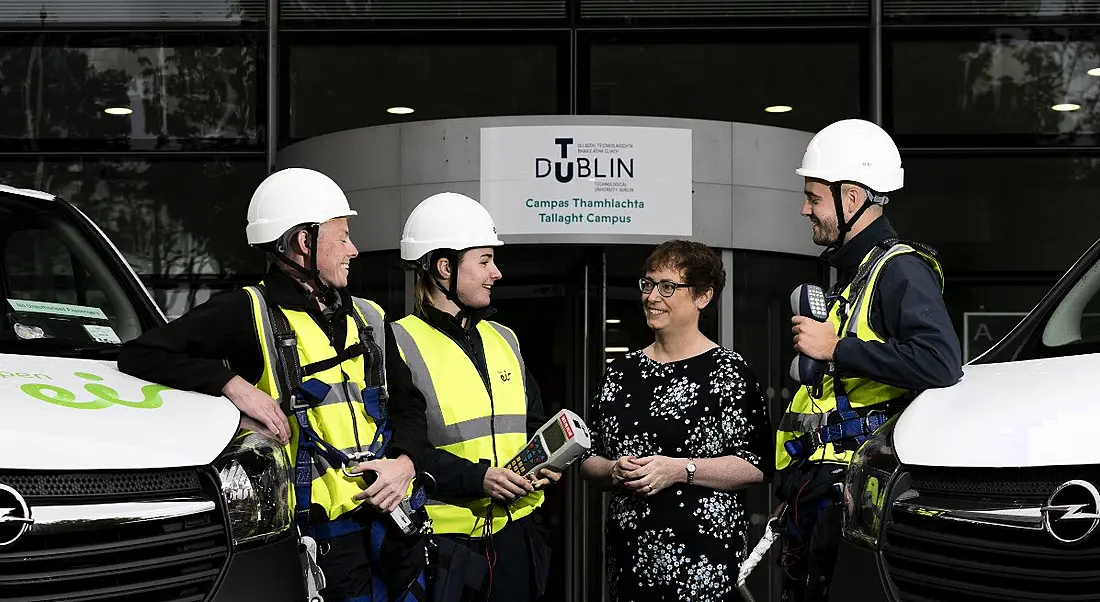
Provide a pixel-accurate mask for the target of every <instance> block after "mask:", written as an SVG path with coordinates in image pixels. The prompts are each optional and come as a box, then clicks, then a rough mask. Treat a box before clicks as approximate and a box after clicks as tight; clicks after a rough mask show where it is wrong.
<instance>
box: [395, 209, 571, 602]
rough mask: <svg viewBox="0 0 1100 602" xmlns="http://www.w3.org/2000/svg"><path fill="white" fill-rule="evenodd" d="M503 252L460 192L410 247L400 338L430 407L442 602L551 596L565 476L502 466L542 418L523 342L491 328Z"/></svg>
mask: <svg viewBox="0 0 1100 602" xmlns="http://www.w3.org/2000/svg"><path fill="white" fill-rule="evenodd" d="M502 244H503V243H502V242H501V241H500V240H499V239H498V238H497V234H496V227H495V226H494V224H493V219H492V216H490V215H489V212H488V211H486V210H485V208H484V207H483V206H482V205H481V204H480V203H478V202H477V201H475V200H473V199H471V198H470V197H467V196H463V195H460V194H455V193H442V194H437V195H433V196H431V197H429V198H427V199H425V200H424V201H422V202H421V203H420V204H419V205H418V206H417V207H416V208H415V209H414V210H413V211H412V213H411V214H410V215H409V218H408V220H407V221H406V222H405V229H404V233H403V236H402V239H401V257H402V259H404V260H405V261H406V262H408V266H409V267H410V268H411V269H414V270H415V271H416V274H417V282H416V309H415V311H414V313H413V314H412V315H409V316H406V317H404V318H402V319H400V320H398V321H397V322H395V323H394V324H393V333H394V338H395V339H396V341H397V345H398V349H399V352H400V355H401V358H402V359H403V360H404V361H405V363H406V364H408V367H409V369H410V370H411V371H412V377H413V384H414V385H415V386H416V388H417V389H418V390H419V391H420V392H421V393H422V394H423V395H424V398H425V400H426V402H427V412H426V414H427V419H428V442H429V449H428V450H427V451H426V452H425V459H424V470H425V471H426V472H429V473H431V474H432V476H433V477H435V480H436V482H437V485H436V488H435V491H434V493H433V494H432V499H431V500H430V501H429V502H428V505H427V511H428V515H429V517H430V518H431V520H432V531H433V533H434V534H435V538H436V545H437V550H438V553H439V555H440V556H441V557H442V559H443V560H442V561H441V562H437V563H436V564H437V565H438V566H440V567H441V569H440V570H439V571H438V572H436V573H435V575H434V577H432V578H430V580H429V586H428V589H429V594H430V596H431V600H433V602H456V601H459V600H465V599H475V598H473V597H474V596H476V599H479V600H485V599H486V598H488V600H490V602H492V601H497V600H500V601H504V600H507V601H509V602H525V601H528V600H535V599H537V598H538V597H539V596H540V595H541V594H542V592H543V591H544V590H545V584H546V575H547V570H548V568H549V555H550V550H549V546H548V545H547V543H546V539H545V537H544V535H543V533H542V532H541V529H540V528H539V527H538V523H539V521H540V520H541V519H540V518H539V517H538V515H537V514H536V510H537V509H538V508H539V506H541V505H542V503H543V492H542V488H543V487H545V486H546V485H548V484H549V483H551V482H554V481H557V480H558V478H559V476H560V475H559V474H557V473H555V472H551V471H544V473H543V474H542V475H541V478H537V479H533V480H528V479H526V478H524V477H521V476H520V475H518V474H516V473H514V472H512V471H510V470H507V469H505V468H502V467H503V466H505V465H506V464H507V463H508V461H509V460H511V459H512V458H513V457H514V456H515V455H516V453H517V452H519V451H520V450H521V449H522V448H523V447H524V446H525V445H526V444H527V441H528V438H529V437H530V436H531V435H532V434H534V432H535V431H536V430H537V429H538V428H539V427H540V426H541V425H542V421H543V420H544V416H543V409H542V402H541V400H540V398H539V393H538V387H537V385H536V384H535V382H534V380H533V379H532V378H531V376H530V374H529V373H528V372H527V370H526V368H525V367H524V364H523V357H522V355H521V354H520V348H519V341H518V340H517V338H516V335H515V333H514V332H512V331H511V330H510V329H508V328H507V327H505V326H502V325H501V324H498V323H496V322H491V321H489V320H488V319H487V318H488V317H489V316H490V315H492V313H493V309H492V308H491V307H490V306H489V303H490V293H491V289H492V287H493V284H494V283H495V282H496V281H497V280H499V279H500V278H501V273H500V270H499V269H497V267H496V263H495V257H494V247H498V246H500V245H502ZM459 567H461V568H459Z"/></svg>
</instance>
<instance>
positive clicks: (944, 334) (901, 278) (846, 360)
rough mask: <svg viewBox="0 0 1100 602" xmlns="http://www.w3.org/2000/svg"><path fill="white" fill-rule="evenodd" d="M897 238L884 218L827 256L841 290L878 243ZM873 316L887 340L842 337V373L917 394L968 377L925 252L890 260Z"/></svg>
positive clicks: (877, 288) (839, 355)
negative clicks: (921, 256) (925, 259)
mask: <svg viewBox="0 0 1100 602" xmlns="http://www.w3.org/2000/svg"><path fill="white" fill-rule="evenodd" d="M896 237H897V233H896V232H895V231H894V229H893V227H892V226H891V225H890V222H889V221H888V220H887V219H886V217H879V218H878V219H876V220H875V221H873V222H871V224H869V225H868V226H867V227H866V228H864V229H863V230H862V231H860V232H859V234H857V235H856V236H854V237H852V239H851V240H849V241H848V242H847V244H845V245H844V246H843V247H841V248H840V249H839V250H837V251H836V252H834V253H832V254H831V255H828V256H825V259H826V261H828V262H829V264H830V265H832V266H833V267H835V268H836V269H837V272H838V282H839V283H840V284H841V288H839V289H838V290H843V288H842V287H843V286H844V285H845V284H846V283H849V282H851V281H852V279H853V278H854V277H855V274H856V272H857V271H858V269H859V264H860V262H862V260H863V258H864V257H865V256H866V255H867V253H869V252H870V251H871V249H872V248H873V247H874V246H875V245H877V244H879V243H881V242H883V241H885V240H887V239H889V238H896ZM853 301H854V300H853ZM868 319H869V320H870V323H871V328H873V329H874V330H875V332H877V333H879V334H880V335H882V337H883V338H884V339H886V341H885V342H883V343H879V342H872V341H862V340H859V339H857V338H855V337H844V338H843V339H841V341H840V344H839V345H838V346H837V349H836V354H835V355H836V357H835V364H836V369H837V371H838V373H840V375H842V376H861V377H865V378H869V379H872V380H874V381H876V382H881V383H884V384H888V385H893V386H896V387H900V388H903V389H908V390H912V391H916V392H919V391H923V390H925V389H933V388H939V387H948V386H951V385H953V384H955V383H956V382H958V381H959V379H960V378H962V350H961V348H960V345H959V337H958V335H957V334H956V333H955V328H954V326H953V325H952V324H951V318H950V316H949V315H948V313H947V307H946V306H945V305H944V302H943V294H942V289H941V288H940V283H939V279H938V277H937V276H936V273H935V272H934V271H933V269H932V267H931V266H930V265H928V263H927V262H926V261H924V260H923V259H922V258H920V257H919V256H917V255H915V254H912V253H908V254H904V255H900V256H897V257H894V258H891V259H890V260H889V261H887V262H886V264H885V265H884V266H883V267H882V271H881V272H880V273H879V276H878V281H877V283H876V285H875V294H874V296H873V298H872V304H871V313H870V316H868Z"/></svg>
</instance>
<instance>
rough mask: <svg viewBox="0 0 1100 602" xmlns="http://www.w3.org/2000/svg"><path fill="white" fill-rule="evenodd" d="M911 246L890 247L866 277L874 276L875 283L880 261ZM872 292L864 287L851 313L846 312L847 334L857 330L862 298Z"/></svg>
mask: <svg viewBox="0 0 1100 602" xmlns="http://www.w3.org/2000/svg"><path fill="white" fill-rule="evenodd" d="M912 248H913V247H910V246H909V245H907V244H903V243H898V244H895V245H894V246H892V247H890V248H889V249H888V250H887V251H886V252H885V253H883V254H882V257H879V258H878V261H876V262H875V264H874V265H873V266H872V267H871V271H870V273H869V275H868V276H867V278H868V279H871V278H872V277H874V278H876V283H877V278H878V276H877V275H876V274H875V272H877V271H878V270H879V269H881V267H882V263H883V262H884V261H886V260H887V259H890V258H891V257H893V256H894V255H897V254H898V253H900V252H902V251H908V250H911V249H912ZM872 292H874V291H873V290H872V289H871V288H866V287H864V289H863V293H862V294H861V295H860V296H859V298H858V299H856V305H855V307H854V308H852V313H850V314H848V316H849V317H848V334H849V335H850V336H856V335H857V333H858V330H859V311H860V309H861V308H862V307H863V300H864V299H866V298H867V297H870V296H871V293H872Z"/></svg>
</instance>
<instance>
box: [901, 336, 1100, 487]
mask: <svg viewBox="0 0 1100 602" xmlns="http://www.w3.org/2000/svg"><path fill="white" fill-rule="evenodd" d="M1098 368H1100V363H1098V358H1097V356H1096V355H1078V356H1070V357H1059V358H1050V359H1040V360H1027V361H1014V362H1004V363H998V364H978V365H972V366H966V367H964V374H963V378H962V380H961V381H959V382H958V383H957V384H955V385H954V386H951V387H948V388H944V389H932V390H929V391H925V392H924V393H922V394H921V395H919V396H918V397H917V398H916V399H915V400H914V401H913V403H912V404H910V406H909V407H908V408H906V409H905V411H904V412H902V414H901V417H900V418H899V419H898V421H897V424H896V425H895V429H894V450H895V453H896V454H897V457H898V459H899V460H900V461H901V462H902V463H903V464H916V465H923V466H958V467H983V468H984V467H1005V468H1008V467H1026V466H1054V465H1074V464H1098V463H1100V445H1093V443H1095V442H1096V440H1097V430H1096V426H1097V425H1098V424H1100V400H1098V398H1097V397H1096V390H1097V382H1096V381H1094V380H1093V377H1094V376H1100V369H1098Z"/></svg>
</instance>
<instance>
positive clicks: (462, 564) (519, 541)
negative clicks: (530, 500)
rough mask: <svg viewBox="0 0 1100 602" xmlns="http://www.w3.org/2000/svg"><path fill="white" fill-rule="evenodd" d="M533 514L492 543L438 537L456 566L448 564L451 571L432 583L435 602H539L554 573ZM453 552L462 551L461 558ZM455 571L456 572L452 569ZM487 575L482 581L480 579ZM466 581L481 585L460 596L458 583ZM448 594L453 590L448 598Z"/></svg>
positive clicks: (447, 536) (452, 537) (470, 539)
mask: <svg viewBox="0 0 1100 602" xmlns="http://www.w3.org/2000/svg"><path fill="white" fill-rule="evenodd" d="M540 523H541V517H538V516H536V515H534V514H532V515H529V516H526V517H524V518H521V519H519V520H515V521H512V522H510V523H508V525H506V526H505V527H504V528H503V529H501V530H500V531H499V532H497V533H496V534H495V535H493V537H492V539H491V540H490V539H485V538H471V537H465V536H460V535H435V536H434V537H435V538H436V539H437V540H440V541H438V546H439V549H440V550H441V551H444V552H445V553H446V554H451V555H456V557H457V558H458V559H457V560H451V559H445V560H443V562H445V563H448V564H449V565H451V566H448V567H447V568H448V569H450V570H448V571H445V572H440V573H436V577H435V578H434V579H433V580H434V583H429V586H428V589H429V592H431V595H430V596H429V599H430V600H432V601H433V602H471V601H474V600H477V601H479V602H536V601H537V600H539V599H540V598H541V596H542V594H543V593H544V592H545V590H546V577H547V574H548V572H549V568H550V547H549V545H548V544H547V543H546V541H547V540H546V536H545V535H544V533H543V529H542V526H541V524H540ZM454 548H460V550H459V551H458V552H457V553H456V552H455V550H454ZM452 567H453V568H452ZM482 575H484V576H483V577H481V576H482ZM461 576H466V577H469V576H474V577H479V579H478V581H479V585H473V584H470V585H471V586H472V587H470V588H467V590H466V591H465V592H464V593H463V594H462V595H459V594H458V593H457V592H458V588H456V587H455V586H456V580H457V579H459V578H460V577H461ZM443 590H449V593H448V595H443V594H442V592H443Z"/></svg>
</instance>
